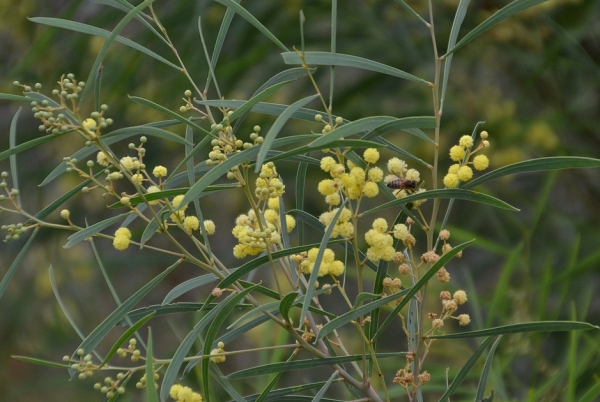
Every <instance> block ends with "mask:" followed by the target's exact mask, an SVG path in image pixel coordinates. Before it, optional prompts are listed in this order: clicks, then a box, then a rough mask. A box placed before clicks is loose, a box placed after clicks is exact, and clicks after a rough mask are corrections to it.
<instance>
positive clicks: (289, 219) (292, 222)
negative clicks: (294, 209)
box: [285, 215, 296, 233]
mask: <svg viewBox="0 0 600 402" xmlns="http://www.w3.org/2000/svg"><path fill="white" fill-rule="evenodd" d="M285 226H286V229H287V231H288V233H289V232H291V231H292V230H294V228H295V227H296V219H294V217H293V216H292V215H286V216H285Z"/></svg>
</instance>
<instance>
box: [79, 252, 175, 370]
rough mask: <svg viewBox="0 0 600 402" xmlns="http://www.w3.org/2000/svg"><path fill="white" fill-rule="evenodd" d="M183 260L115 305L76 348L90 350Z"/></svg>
mask: <svg viewBox="0 0 600 402" xmlns="http://www.w3.org/2000/svg"><path fill="white" fill-rule="evenodd" d="M181 262H183V260H178V261H177V262H175V263H174V264H173V265H171V266H170V267H168V268H167V269H165V270H164V271H163V272H161V273H160V274H159V275H157V276H156V277H155V278H154V279H152V280H151V281H150V282H148V283H147V284H145V285H144V286H143V287H142V288H140V289H139V290H138V291H137V292H135V293H134V294H133V295H132V296H131V297H129V299H127V300H125V301H124V302H123V304H121V305H120V306H119V307H117V308H116V309H115V310H114V311H113V312H112V313H110V315H109V316H108V317H106V318H105V319H104V321H102V323H100V325H98V326H97V327H96V328H95V329H94V330H93V331H92V332H91V333H90V334H89V335H88V337H87V338H86V339H85V340H84V341H83V342H82V343H81V345H79V347H78V348H77V349H75V350H76V351H77V350H78V349H83V350H84V351H85V352H86V353H88V352H90V351H92V350H93V349H94V348H95V347H96V346H97V345H98V344H99V343H100V341H102V339H104V337H105V336H106V335H107V334H108V333H109V332H110V331H111V329H112V328H113V327H114V326H115V325H116V324H117V323H118V322H119V321H121V319H123V317H124V316H125V315H126V314H127V312H128V311H129V310H131V308H132V307H133V306H135V305H136V304H138V303H139V301H140V300H142V298H143V297H144V296H146V295H147V294H148V293H149V292H150V291H151V290H152V289H154V287H155V286H156V285H158V283H159V282H160V281H162V280H163V279H164V277H165V276H167V275H168V274H169V273H170V272H171V271H172V270H173V269H175V267H176V266H178V265H179V264H181ZM76 357H77V355H76V353H74V354H73V358H76Z"/></svg>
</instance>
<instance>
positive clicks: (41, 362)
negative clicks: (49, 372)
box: [11, 356, 69, 369]
mask: <svg viewBox="0 0 600 402" xmlns="http://www.w3.org/2000/svg"><path fill="white" fill-rule="evenodd" d="M11 357H12V358H13V359H15V360H20V361H22V362H25V363H31V364H38V365H40V366H48V367H54V368H60V369H68V368H69V365H67V364H61V363H54V362H49V361H47V360H42V359H36V358H33V357H27V356H11Z"/></svg>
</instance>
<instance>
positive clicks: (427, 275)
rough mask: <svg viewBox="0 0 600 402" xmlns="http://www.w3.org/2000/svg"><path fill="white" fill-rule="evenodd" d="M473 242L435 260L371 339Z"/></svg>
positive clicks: (376, 336) (457, 247)
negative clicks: (441, 269) (438, 272)
mask: <svg viewBox="0 0 600 402" xmlns="http://www.w3.org/2000/svg"><path fill="white" fill-rule="evenodd" d="M474 241H475V240H471V241H468V242H465V243H462V244H459V245H458V246H456V247H454V248H453V249H452V250H450V251H449V252H447V253H446V254H444V255H442V256H441V257H440V259H439V260H437V262H436V263H435V264H433V265H432V266H431V268H429V270H428V271H427V272H426V273H425V274H424V275H423V276H422V277H421V279H419V281H418V282H417V283H416V284H415V285H414V286H412V287H411V288H409V289H407V291H408V292H407V293H406V295H405V296H404V298H403V299H402V301H400V303H398V305H397V306H396V307H395V308H394V310H393V311H392V312H391V313H390V314H389V315H388V317H387V318H386V319H385V321H384V322H383V323H382V324H381V325H380V326H379V329H378V330H377V333H376V334H375V336H374V337H373V339H377V338H378V337H379V336H380V335H381V333H382V332H383V330H384V329H385V328H386V327H387V326H388V325H389V324H390V323H391V322H392V321H393V320H394V319H396V318H397V314H398V312H400V310H402V308H404V306H406V305H407V304H408V303H409V302H410V300H411V299H412V298H413V297H414V296H415V295H416V294H417V292H418V291H419V290H420V289H421V288H422V287H423V286H425V285H426V284H427V283H428V282H429V280H430V279H431V278H433V276H434V275H435V274H436V273H437V271H439V270H440V268H442V267H443V266H444V265H446V264H447V263H448V262H449V261H450V260H451V259H452V258H454V256H455V255H456V254H458V253H459V252H461V251H462V250H464V249H465V248H467V247H468V246H469V245H470V244H471V243H473V242H474ZM400 293H402V294H404V292H400ZM400 293H398V294H400ZM332 322H333V321H332ZM329 324H331V323H327V324H326V325H325V326H327V325H329ZM323 328H325V327H323ZM321 331H322V330H321Z"/></svg>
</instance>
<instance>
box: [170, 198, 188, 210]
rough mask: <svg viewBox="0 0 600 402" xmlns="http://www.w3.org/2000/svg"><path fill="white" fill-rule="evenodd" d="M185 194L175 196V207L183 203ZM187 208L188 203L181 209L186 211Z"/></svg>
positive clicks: (173, 202)
mask: <svg viewBox="0 0 600 402" xmlns="http://www.w3.org/2000/svg"><path fill="white" fill-rule="evenodd" d="M183 197H184V196H183V195H178V196H177V197H175V198H173V201H172V204H173V208H178V207H179V204H181V201H182V200H183ZM186 209H187V205H184V206H183V207H182V208H181V209H180V211H185V210H186Z"/></svg>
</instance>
